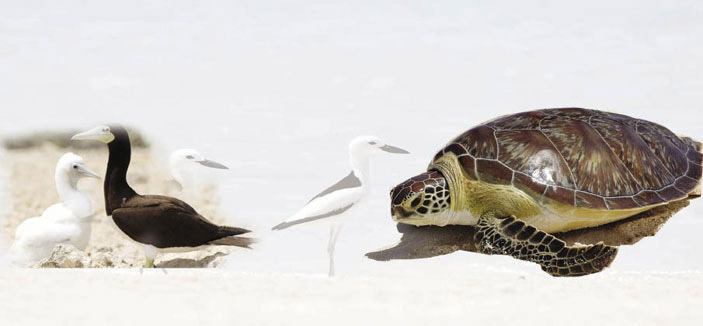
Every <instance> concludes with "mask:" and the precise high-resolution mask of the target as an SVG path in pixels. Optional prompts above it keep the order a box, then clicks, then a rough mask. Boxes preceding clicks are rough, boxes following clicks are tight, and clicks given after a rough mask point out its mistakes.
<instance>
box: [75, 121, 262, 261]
mask: <svg viewBox="0 0 703 326" xmlns="http://www.w3.org/2000/svg"><path fill="white" fill-rule="evenodd" d="M101 137H102V138H101ZM74 139H77V140H82V139H91V140H100V141H103V142H106V143H107V144H108V148H109V152H110V154H109V159H108V163H107V173H106V175H105V184H104V192H105V211H106V213H107V215H108V216H112V219H113V221H114V222H115V224H116V225H117V227H118V228H119V229H120V230H121V231H122V232H124V233H125V234H126V235H127V236H128V237H130V238H131V239H132V240H134V241H137V242H139V243H142V244H145V245H149V246H153V247H156V248H157V250H158V249H168V248H196V247H200V246H204V245H232V246H238V247H245V248H248V247H249V245H250V244H251V243H252V242H253V241H252V239H249V238H242V237H235V236H238V235H241V234H245V233H248V232H250V231H249V230H246V229H242V228H236V227H229V226H220V225H216V224H214V223H212V222H210V221H208V220H207V219H206V218H205V217H203V216H201V215H200V214H198V212H197V211H196V210H195V209H193V207H191V206H190V205H188V204H187V203H185V202H183V201H181V200H179V199H176V198H172V197H166V196H154V195H146V196H145V195H139V194H137V193H136V192H135V191H134V189H132V187H130V186H129V184H128V183H127V169H128V168H129V163H130V158H131V145H130V140H129V134H128V133H127V130H126V129H125V128H124V127H122V126H120V125H111V126H109V127H106V126H103V127H98V128H96V129H93V130H91V131H88V132H85V133H82V134H78V135H76V136H74ZM149 258H150V257H147V264H148V263H149V261H148V260H149ZM151 258H153V257H151Z"/></svg>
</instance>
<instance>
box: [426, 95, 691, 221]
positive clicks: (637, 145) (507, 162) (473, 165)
mask: <svg viewBox="0 0 703 326" xmlns="http://www.w3.org/2000/svg"><path fill="white" fill-rule="evenodd" d="M449 152H452V153H454V154H456V156H457V158H458V160H459V163H460V164H461V165H462V167H463V169H464V171H465V172H466V173H465V175H466V176H468V177H469V178H472V179H475V180H479V181H481V182H488V183H494V184H504V185H512V186H514V187H516V188H518V189H520V190H522V191H524V192H526V193H528V194H530V195H531V196H533V198H540V199H542V200H543V199H544V198H549V199H552V200H554V201H557V202H559V203H562V204H566V205H573V206H574V207H577V208H587V209H597V210H623V209H633V208H641V207H645V206H650V205H657V204H662V203H666V202H670V201H673V200H677V199H682V198H686V197H688V196H689V194H690V193H692V192H693V191H694V189H695V188H696V187H697V186H698V185H699V184H700V181H701V163H702V161H703V155H701V149H700V143H698V142H696V141H694V140H692V139H690V138H687V137H678V136H676V135H675V134H674V133H672V132H671V131H669V129H667V128H665V127H663V126H660V125H658V124H656V123H653V122H649V121H645V120H641V119H636V118H632V117H628V116H625V115H620V114H615V113H608V112H602V111H596V110H588V109H581V108H562V109H544V110H538V111H529V112H523V113H518V114H513V115H509V116H504V117H500V118H497V119H494V120H491V121H489V122H486V123H484V124H482V125H479V126H477V127H475V128H472V129H470V130H468V131H466V132H465V133H463V134H461V135H459V136H458V137H457V138H455V139H454V140H452V141H451V142H450V143H449V144H448V145H447V146H445V147H444V148H443V149H442V150H441V151H440V152H439V153H438V154H437V156H435V159H437V158H439V157H440V156H442V155H444V154H446V153H449Z"/></svg>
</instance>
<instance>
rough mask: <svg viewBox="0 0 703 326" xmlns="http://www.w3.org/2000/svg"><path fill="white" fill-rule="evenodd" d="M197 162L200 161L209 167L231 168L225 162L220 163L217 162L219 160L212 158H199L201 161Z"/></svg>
mask: <svg viewBox="0 0 703 326" xmlns="http://www.w3.org/2000/svg"><path fill="white" fill-rule="evenodd" d="M197 162H198V163H200V164H201V165H203V166H207V167H209V168H213V169H221V170H229V168H228V167H227V166H225V165H223V164H220V163H217V162H215V161H210V160H208V159H202V160H199V161H197Z"/></svg>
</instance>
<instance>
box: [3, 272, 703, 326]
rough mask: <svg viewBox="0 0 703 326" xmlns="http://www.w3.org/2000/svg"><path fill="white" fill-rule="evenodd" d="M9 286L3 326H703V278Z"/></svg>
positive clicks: (196, 277)
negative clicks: (63, 325)
mask: <svg viewBox="0 0 703 326" xmlns="http://www.w3.org/2000/svg"><path fill="white" fill-rule="evenodd" d="M88 284H90V286H85V285H88ZM613 284H618V286H617V287H614V286H613ZM0 289H2V291H0V316H1V317H0V319H2V320H3V321H5V322H4V323H3V324H4V325H22V324H49V323H51V322H52V321H56V320H63V321H71V323H72V324H73V325H130V324H133V323H134V322H138V323H139V324H152V325H163V324H168V325H194V324H197V325H206V324H212V323H220V324H223V323H227V324H235V325H253V324H256V325H261V324H264V325H282V324H304V325H360V324H368V323H371V324H375V325H377V324H392V325H405V324H408V325H446V324H449V323H451V324H461V325H518V324H519V325H529V324H535V325H673V324H675V325H700V321H701V320H703V310H701V309H700V303H701V302H702V300H703V274H702V273H611V274H601V275H596V276H590V277H585V278H577V279H553V278H550V277H548V276H545V275H542V274H541V273H540V274H537V273H528V274H523V273H504V272H501V273H488V272H486V271H485V270H481V269H477V270H475V271H472V272H470V273H467V274H466V275H462V276H461V277H456V276H453V277H452V276H450V277H437V276H428V277H426V278H425V279H424V280H422V281H419V280H418V279H416V278H407V277H397V278H376V277H366V278H356V277H355V278H347V277H342V278H338V279H333V280H329V279H327V278H325V277H315V276H303V275H293V274H289V275H280V274H251V273H241V272H227V271H221V270H168V274H164V273H163V272H162V271H161V270H148V271H145V272H144V273H143V274H140V272H139V271H137V270H5V271H2V272H0ZM42 289H43V290H42ZM30 302H31V303H32V304H28V303H30ZM674 320H675V321H676V322H672V321H674Z"/></svg>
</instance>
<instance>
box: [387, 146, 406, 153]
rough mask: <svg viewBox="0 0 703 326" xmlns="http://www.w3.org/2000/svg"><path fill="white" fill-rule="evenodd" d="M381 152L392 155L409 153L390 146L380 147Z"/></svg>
mask: <svg viewBox="0 0 703 326" xmlns="http://www.w3.org/2000/svg"><path fill="white" fill-rule="evenodd" d="M381 150H382V151H384V152H388V153H393V154H410V152H408V151H406V150H404V149H402V148H398V147H395V146H391V145H385V146H383V147H381Z"/></svg>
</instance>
